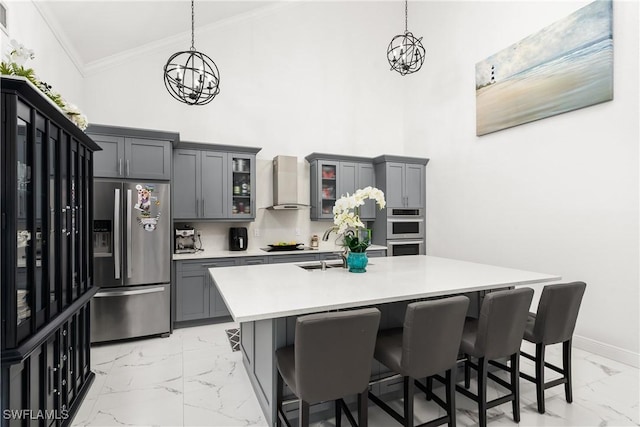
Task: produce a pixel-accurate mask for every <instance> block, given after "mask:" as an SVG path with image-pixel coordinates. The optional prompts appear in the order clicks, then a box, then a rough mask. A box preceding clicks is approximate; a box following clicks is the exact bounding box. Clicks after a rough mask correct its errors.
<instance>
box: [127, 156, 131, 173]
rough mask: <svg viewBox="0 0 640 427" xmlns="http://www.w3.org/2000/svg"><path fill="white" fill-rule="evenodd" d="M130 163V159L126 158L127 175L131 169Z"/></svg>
mask: <svg viewBox="0 0 640 427" xmlns="http://www.w3.org/2000/svg"><path fill="white" fill-rule="evenodd" d="M130 164H131V162H130V160H129V159H127V176H129V172H130V171H131V167H130Z"/></svg>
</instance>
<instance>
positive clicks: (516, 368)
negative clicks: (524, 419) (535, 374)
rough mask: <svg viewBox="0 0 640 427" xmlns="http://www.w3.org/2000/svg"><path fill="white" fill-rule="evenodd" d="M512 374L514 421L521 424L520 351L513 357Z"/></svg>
mask: <svg viewBox="0 0 640 427" xmlns="http://www.w3.org/2000/svg"><path fill="white" fill-rule="evenodd" d="M510 373H511V393H513V400H512V401H511V408H512V409H513V420H514V421H515V422H517V423H519V422H520V352H519V351H518V352H516V353H514V354H512V355H511V371H510ZM543 387H544V386H543ZM543 390H544V388H543Z"/></svg>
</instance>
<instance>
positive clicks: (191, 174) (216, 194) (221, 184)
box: [173, 141, 260, 221]
mask: <svg viewBox="0 0 640 427" xmlns="http://www.w3.org/2000/svg"><path fill="white" fill-rule="evenodd" d="M231 150H233V151H231ZM258 151H260V148H252V147H232V146H227V145H217V144H215V145H214V144H201V143H194V142H184V141H182V142H180V143H179V144H177V148H176V149H174V150H173V170H174V177H173V217H174V219H180V220H186V219H189V220H192V219H201V220H225V221H230V220H231V221H252V220H253V219H255V193H254V192H253V189H254V188H256V185H255V184H256V181H255V180H256V177H255V175H256V173H255V171H256V164H255V163H256V153H257V152H258Z"/></svg>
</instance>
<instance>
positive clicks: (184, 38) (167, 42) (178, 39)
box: [82, 1, 302, 77]
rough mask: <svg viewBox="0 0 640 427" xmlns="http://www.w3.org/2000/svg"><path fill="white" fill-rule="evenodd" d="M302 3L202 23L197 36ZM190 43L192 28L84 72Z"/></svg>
mask: <svg viewBox="0 0 640 427" xmlns="http://www.w3.org/2000/svg"><path fill="white" fill-rule="evenodd" d="M300 3H302V2H296V1H284V2H279V3H276V4H270V5H267V6H264V7H261V8H258V9H254V10H251V11H248V12H245V13H242V14H239V15H235V16H231V17H229V18H225V19H222V20H220V21H216V22H213V23H211V24H207V25H202V26H199V27H196V36H197V33H204V32H208V31H213V30H216V29H219V28H223V27H226V26H230V25H235V24H238V23H240V22H244V21H248V20H252V19H256V18H260V17H263V16H268V15H270V14H272V13H276V12H278V11H280V10H282V9H286V8H291V7H294V6H298V5H300ZM190 43H191V30H190V29H189V30H187V31H184V32H182V33H180V34H176V35H173V36H169V37H166V38H163V39H160V40H156V41H154V42H151V43H147V44H144V45H142V46H138V47H135V48H133V49H129V50H126V51H123V52H119V53H117V54H115V55H111V56H108V57H105V58H102V59H99V60H96V61H92V62H89V63H87V64H85V65H84V67H83V73H82V74H83V77H88V76H91V75H95V74H98V73H100V72H102V71H105V70H108V69H110V68H114V67H117V66H120V65H124V64H127V63H129V62H130V61H131V60H132V59H133V58H137V57H140V56H144V55H148V54H151V53H155V52H159V51H163V50H166V49H167V48H169V47H173V46H174V45H176V44H184V50H186V49H187V48H188V46H189V45H190Z"/></svg>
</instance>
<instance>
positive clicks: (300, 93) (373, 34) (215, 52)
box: [85, 2, 404, 159]
mask: <svg viewBox="0 0 640 427" xmlns="http://www.w3.org/2000/svg"><path fill="white" fill-rule="evenodd" d="M392 6H393V7H392ZM403 12H404V10H403V8H402V7H397V5H389V4H387V3H361V2H352V3H345V2H328V3H326V2H319V3H311V2H303V3H289V4H287V5H285V6H284V7H279V8H276V9H273V10H271V11H269V12H263V13H262V14H260V15H259V16H257V17H255V18H254V19H244V20H239V21H235V22H231V23H228V24H226V25H222V26H217V27H213V28H209V29H207V30H202V31H197V32H196V36H195V46H196V48H197V49H198V50H200V51H202V52H204V53H206V54H207V55H209V56H210V57H211V58H212V59H213V60H214V61H215V62H216V64H217V65H218V67H219V69H220V73H221V85H220V87H221V92H220V94H219V95H218V97H216V99H215V100H214V101H213V102H212V103H210V104H208V105H207V106H188V105H184V104H181V103H179V102H177V101H175V100H173V99H172V98H171V97H170V95H169V94H168V93H167V91H166V89H165V87H164V82H163V67H164V64H165V63H166V61H167V59H169V56H171V54H173V53H175V52H176V51H179V50H187V49H188V47H189V41H188V40H183V41H181V42H178V43H175V44H172V45H171V46H167V47H166V48H165V49H162V50H161V51H154V52H148V53H146V54H143V55H141V56H139V57H138V58H137V59H135V60H130V61H129V62H128V63H127V64H126V65H124V64H123V65H117V66H116V67H113V68H110V69H106V70H104V71H103V72H100V73H97V74H94V75H91V76H89V77H87V79H86V81H85V85H86V94H87V101H88V102H87V108H86V109H87V114H88V115H89V120H90V121H91V122H94V123H110V124H118V125H125V126H135V127H143V128H144V127H146V128H159V129H168V130H174V131H179V132H180V135H181V139H184V140H187V141H194V140H195V141H203V142H211V143H215V142H217V143H225V144H235V145H247V146H259V147H263V150H262V152H261V153H259V156H260V157H262V158H267V159H271V158H272V157H273V156H275V155H277V154H283V153H286V154H288V155H297V156H299V157H304V156H305V155H307V154H309V153H310V152H312V151H324V152H329V153H331V152H337V153H345V154H358V155H375V154H380V153H381V152H382V151H384V150H385V149H392V150H394V151H396V150H398V149H401V147H400V146H399V145H396V144H397V142H399V141H402V139H403V134H402V132H403V126H402V97H403V93H402V90H401V88H402V86H401V83H402V82H401V80H400V79H394V78H393V77H394V76H391V75H390V73H389V71H388V65H387V63H386V56H385V54H386V46H387V44H388V43H389V38H390V36H391V35H393V34H394V33H395V31H397V30H400V29H401V27H402V25H401V24H402V16H403ZM389 15H397V20H394V21H393V24H394V25H391V20H390V19H389V18H388V16H389ZM185 30H186V29H185ZM387 147H389V148H387Z"/></svg>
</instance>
